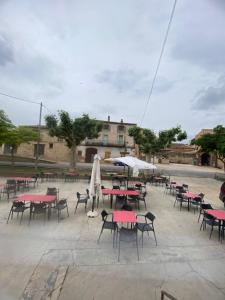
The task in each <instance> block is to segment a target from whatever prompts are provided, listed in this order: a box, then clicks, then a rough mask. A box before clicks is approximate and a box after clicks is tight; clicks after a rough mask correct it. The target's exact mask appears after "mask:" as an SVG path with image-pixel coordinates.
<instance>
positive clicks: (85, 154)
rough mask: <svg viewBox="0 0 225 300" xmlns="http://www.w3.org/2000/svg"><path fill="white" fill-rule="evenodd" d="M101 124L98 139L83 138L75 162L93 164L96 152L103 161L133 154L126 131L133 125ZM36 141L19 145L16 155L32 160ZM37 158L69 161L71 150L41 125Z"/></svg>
mask: <svg viewBox="0 0 225 300" xmlns="http://www.w3.org/2000/svg"><path fill="white" fill-rule="evenodd" d="M100 122H102V123H103V128H102V131H101V132H100V134H99V137H98V138H97V139H86V140H85V141H83V142H82V143H81V145H79V146H78V147H77V158H78V159H77V160H78V162H92V161H93V157H94V155H95V154H96V153H98V154H100V156H101V157H102V159H104V158H110V157H117V156H121V155H124V154H130V155H132V154H134V153H135V144H134V140H133V138H132V137H130V136H129V135H128V129H129V128H130V127H133V126H135V125H136V124H134V123H124V122H123V120H121V122H112V121H110V117H108V120H107V121H100ZM29 127H30V128H32V129H33V130H38V127H37V126H29ZM36 151H37V142H30V143H29V144H21V145H20V146H19V147H18V149H17V152H16V153H15V155H17V156H23V157H29V158H35V157H36ZM2 154H10V147H9V146H8V145H4V147H2ZM39 157H40V158H41V159H44V160H49V161H54V162H69V161H70V150H69V149H68V148H67V147H66V144H65V141H64V140H62V139H59V138H56V137H50V136H49V134H48V129H47V127H46V126H41V141H40V145H39Z"/></svg>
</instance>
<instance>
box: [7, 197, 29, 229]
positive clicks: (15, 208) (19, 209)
mask: <svg viewBox="0 0 225 300" xmlns="http://www.w3.org/2000/svg"><path fill="white" fill-rule="evenodd" d="M28 208H29V206H26V205H25V203H24V202H19V201H13V203H12V207H11V209H10V211H9V216H8V219H7V222H6V223H7V224H8V223H9V218H10V216H11V219H12V218H13V213H16V214H17V217H18V215H19V213H21V217H20V224H21V222H22V219H23V213H24V211H25V210H26V209H28Z"/></svg>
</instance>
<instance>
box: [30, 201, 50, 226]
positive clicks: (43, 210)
mask: <svg viewBox="0 0 225 300" xmlns="http://www.w3.org/2000/svg"><path fill="white" fill-rule="evenodd" d="M47 212H48V206H47V204H46V203H35V202H32V203H31V205H30V218H29V224H30V221H31V219H32V216H33V219H34V216H35V215H40V214H43V215H44V218H45V221H46V217H47Z"/></svg>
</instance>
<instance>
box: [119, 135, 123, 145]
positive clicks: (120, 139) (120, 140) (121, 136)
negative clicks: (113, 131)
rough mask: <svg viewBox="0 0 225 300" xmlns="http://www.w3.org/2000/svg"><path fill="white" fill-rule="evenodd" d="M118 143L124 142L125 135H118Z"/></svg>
mask: <svg viewBox="0 0 225 300" xmlns="http://www.w3.org/2000/svg"><path fill="white" fill-rule="evenodd" d="M118 144H120V145H122V144H124V137H123V135H118Z"/></svg>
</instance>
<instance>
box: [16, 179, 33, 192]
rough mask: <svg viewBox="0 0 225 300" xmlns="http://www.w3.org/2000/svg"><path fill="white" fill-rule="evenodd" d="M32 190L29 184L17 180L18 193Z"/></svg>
mask: <svg viewBox="0 0 225 300" xmlns="http://www.w3.org/2000/svg"><path fill="white" fill-rule="evenodd" d="M29 189H30V186H29V182H28V181H26V180H17V190H18V191H23V192H24V191H26V190H27V191H28V190H29Z"/></svg>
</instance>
